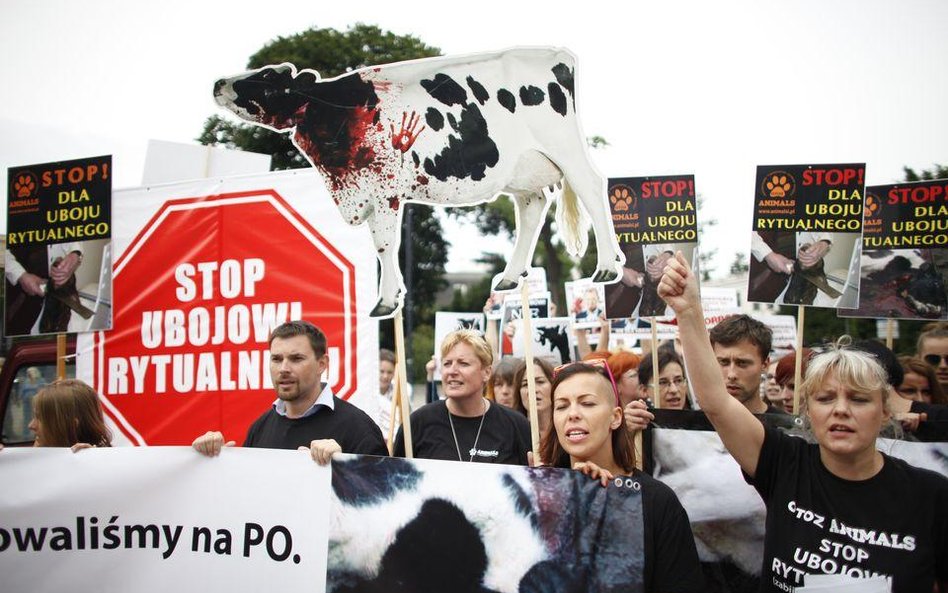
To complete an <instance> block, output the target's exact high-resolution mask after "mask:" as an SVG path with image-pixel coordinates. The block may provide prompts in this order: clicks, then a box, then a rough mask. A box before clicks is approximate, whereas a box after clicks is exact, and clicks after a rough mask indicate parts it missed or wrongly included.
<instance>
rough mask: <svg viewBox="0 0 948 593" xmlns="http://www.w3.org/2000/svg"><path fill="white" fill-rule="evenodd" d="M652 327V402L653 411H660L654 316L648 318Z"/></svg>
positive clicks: (660, 399)
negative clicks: (653, 405)
mask: <svg viewBox="0 0 948 593" xmlns="http://www.w3.org/2000/svg"><path fill="white" fill-rule="evenodd" d="M649 323H650V324H651V326H652V401H654V402H655V409H657V410H660V409H662V396H661V394H660V393H659V391H658V326H656V325H655V316H654V315H653V316H651V317H649Z"/></svg>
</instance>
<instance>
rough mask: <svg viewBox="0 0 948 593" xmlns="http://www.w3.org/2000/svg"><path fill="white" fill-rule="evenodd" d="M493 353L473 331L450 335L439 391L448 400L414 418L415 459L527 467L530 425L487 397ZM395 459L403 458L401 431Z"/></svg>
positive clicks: (443, 353)
mask: <svg viewBox="0 0 948 593" xmlns="http://www.w3.org/2000/svg"><path fill="white" fill-rule="evenodd" d="M492 362H493V353H492V352H491V348H490V346H489V345H488V344H487V342H486V341H485V340H484V338H483V337H482V336H481V335H480V334H479V333H477V332H475V331H472V330H458V331H455V332H451V333H450V334H448V335H447V336H446V337H445V339H444V341H443V342H442V343H441V387H442V390H443V391H444V396H445V399H443V400H440V401H437V402H434V403H430V404H427V405H425V406H422V407H421V408H419V409H418V410H416V411H415V412H413V413H412V415H411V417H410V422H411V433H412V445H413V447H412V449H413V451H412V452H413V455H414V457H415V458H417V459H444V460H448V461H465V462H469V461H477V462H481V463H507V464H513V465H526V464H527V451H528V450H529V449H530V425H529V424H528V423H527V419H526V418H524V417H523V416H522V415H521V414H518V413H517V412H515V411H513V410H511V409H510V408H508V407H506V406H502V405H500V404H496V403H493V402H491V401H489V400H488V399H487V398H486V397H484V395H485V393H486V391H487V384H488V382H489V381H490V378H491V364H492ZM393 455H395V456H396V457H404V456H405V439H404V436H403V432H402V429H401V428H399V430H398V434H397V435H396V436H395V442H394V447H393Z"/></svg>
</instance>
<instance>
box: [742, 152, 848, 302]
mask: <svg viewBox="0 0 948 593" xmlns="http://www.w3.org/2000/svg"><path fill="white" fill-rule="evenodd" d="M864 174H865V165H864V164H833V165H766V166H759V167H757V181H756V190H755V194H754V222H753V227H752V232H751V255H752V257H751V261H750V274H749V277H748V289H747V300H749V301H752V302H759V303H776V304H786V305H812V306H817V307H854V306H855V305H856V304H857V303H858V302H859V301H858V300H859V239H860V237H861V232H862V207H863V195H864V189H865V181H864Z"/></svg>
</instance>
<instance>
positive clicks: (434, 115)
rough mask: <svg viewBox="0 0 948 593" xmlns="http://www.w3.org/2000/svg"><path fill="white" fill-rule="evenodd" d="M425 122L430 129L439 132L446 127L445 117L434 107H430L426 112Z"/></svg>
mask: <svg viewBox="0 0 948 593" xmlns="http://www.w3.org/2000/svg"><path fill="white" fill-rule="evenodd" d="M425 122H426V123H427V124H428V127H429V128H431V129H432V130H434V131H435V132H437V131H439V130H441V128H443V127H444V116H443V115H441V112H440V111H438V110H437V109H435V108H434V107H429V108H428V111H426V112H425Z"/></svg>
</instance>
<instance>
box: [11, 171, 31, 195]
mask: <svg viewBox="0 0 948 593" xmlns="http://www.w3.org/2000/svg"><path fill="white" fill-rule="evenodd" d="M35 191H36V175H33V174H32V173H30V172H29V171H27V172H26V173H20V174H18V175H17V176H16V178H15V179H14V180H13V194H14V195H15V196H16V197H17V198H29V197H30V196H32V195H33V193H34V192H35Z"/></svg>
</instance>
